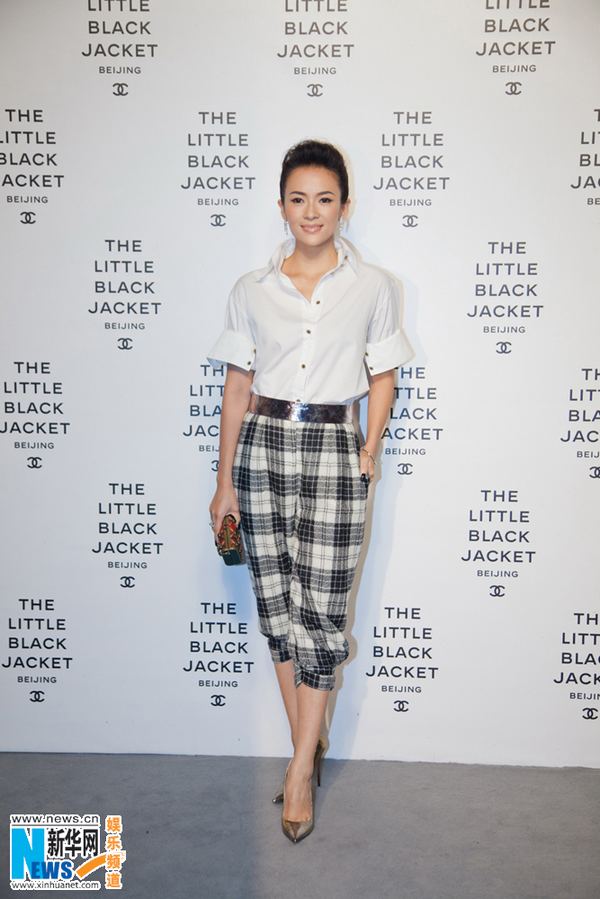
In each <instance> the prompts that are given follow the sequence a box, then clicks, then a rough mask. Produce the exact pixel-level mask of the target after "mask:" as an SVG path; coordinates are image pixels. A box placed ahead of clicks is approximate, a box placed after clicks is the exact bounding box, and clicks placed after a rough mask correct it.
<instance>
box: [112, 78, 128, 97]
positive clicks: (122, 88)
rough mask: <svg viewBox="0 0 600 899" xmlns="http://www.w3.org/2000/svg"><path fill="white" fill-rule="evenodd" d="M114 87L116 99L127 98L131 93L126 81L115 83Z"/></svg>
mask: <svg viewBox="0 0 600 899" xmlns="http://www.w3.org/2000/svg"><path fill="white" fill-rule="evenodd" d="M113 87H114V91H113V94H114V95H115V97H126V96H127V94H128V93H129V91H128V90H127V87H128V85H127V83H126V82H125V81H115V83H114V84H113Z"/></svg>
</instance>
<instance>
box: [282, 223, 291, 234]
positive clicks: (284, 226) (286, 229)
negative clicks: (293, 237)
mask: <svg viewBox="0 0 600 899" xmlns="http://www.w3.org/2000/svg"><path fill="white" fill-rule="evenodd" d="M283 230H284V231H285V236H286V237H287V236H288V234H289V233H290V230H289V228H288V223H287V219H284V220H283Z"/></svg>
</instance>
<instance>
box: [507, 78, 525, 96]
mask: <svg viewBox="0 0 600 899" xmlns="http://www.w3.org/2000/svg"><path fill="white" fill-rule="evenodd" d="M522 86H523V85H522V83H521V82H520V81H507V82H506V91H505V93H507V94H510V95H511V96H514V95H515V94H520V93H522V91H521V88H522Z"/></svg>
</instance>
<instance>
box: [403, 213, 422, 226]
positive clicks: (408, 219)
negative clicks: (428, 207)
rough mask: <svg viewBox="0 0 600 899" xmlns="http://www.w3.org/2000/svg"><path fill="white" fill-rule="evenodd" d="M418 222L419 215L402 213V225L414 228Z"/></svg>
mask: <svg viewBox="0 0 600 899" xmlns="http://www.w3.org/2000/svg"><path fill="white" fill-rule="evenodd" d="M418 224H419V216H418V215H403V216H402V226H403V227H404V228H416V227H417V225H418Z"/></svg>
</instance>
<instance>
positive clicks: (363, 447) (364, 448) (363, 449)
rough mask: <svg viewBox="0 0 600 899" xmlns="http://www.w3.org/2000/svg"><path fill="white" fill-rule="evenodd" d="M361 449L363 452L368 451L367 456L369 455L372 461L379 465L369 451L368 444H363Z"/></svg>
mask: <svg viewBox="0 0 600 899" xmlns="http://www.w3.org/2000/svg"><path fill="white" fill-rule="evenodd" d="M360 450H361V452H362V453H366V454H367V456H368V457H369V459H370V460H371V462H372V463H373V465H377V462H376V461H375V459H374V458H373V456H372V455H371V453H370V452H369V450H368V449H367V448H366V446H361V448H360Z"/></svg>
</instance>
